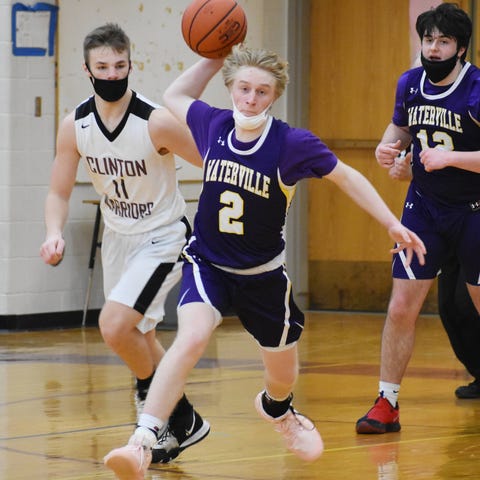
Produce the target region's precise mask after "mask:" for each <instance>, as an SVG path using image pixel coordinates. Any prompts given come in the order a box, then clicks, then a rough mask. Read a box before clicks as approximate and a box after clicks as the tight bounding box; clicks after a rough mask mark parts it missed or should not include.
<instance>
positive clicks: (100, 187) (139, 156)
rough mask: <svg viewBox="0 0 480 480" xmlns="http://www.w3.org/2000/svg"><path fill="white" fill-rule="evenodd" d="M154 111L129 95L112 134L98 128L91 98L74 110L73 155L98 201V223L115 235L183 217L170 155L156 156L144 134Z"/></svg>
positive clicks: (138, 97)
mask: <svg viewBox="0 0 480 480" xmlns="http://www.w3.org/2000/svg"><path fill="white" fill-rule="evenodd" d="M155 108H161V107H159V106H158V105H156V104H154V103H152V102H151V101H150V100H147V99H146V98H145V97H143V96H142V95H140V94H137V93H135V92H132V99H131V101H130V104H129V106H128V109H127V111H126V112H125V116H124V117H123V119H122V121H121V122H120V124H119V125H118V126H117V128H116V129H115V130H114V131H113V132H110V131H108V130H107V128H106V127H105V125H104V124H103V123H102V121H101V119H100V116H99V114H98V111H97V108H96V106H95V101H94V97H93V96H92V97H90V98H88V99H87V100H85V101H84V102H83V103H81V104H80V105H79V106H78V107H77V108H76V110H75V132H76V139H77V148H78V151H79V153H80V155H81V157H82V159H83V163H84V165H85V166H86V169H87V172H88V174H89V176H90V178H91V180H92V183H93V186H94V187H95V190H96V191H97V193H98V194H99V195H101V197H102V199H101V204H100V205H101V210H102V215H103V220H104V222H105V224H106V225H107V226H108V227H110V228H111V229H112V230H114V231H116V232H118V233H123V234H137V233H143V232H147V231H150V230H153V229H155V228H158V227H160V226H162V225H169V224H171V223H173V222H175V221H178V220H180V219H181V218H182V217H183V216H184V214H185V201H184V199H183V197H182V195H181V193H180V191H179V189H178V184H177V178H176V168H175V159H174V156H173V154H171V153H167V154H165V155H160V153H158V152H157V151H156V150H155V147H154V145H153V143H152V140H151V138H150V135H149V132H148V119H149V117H150V114H151V112H152V111H153V110H154V109H155Z"/></svg>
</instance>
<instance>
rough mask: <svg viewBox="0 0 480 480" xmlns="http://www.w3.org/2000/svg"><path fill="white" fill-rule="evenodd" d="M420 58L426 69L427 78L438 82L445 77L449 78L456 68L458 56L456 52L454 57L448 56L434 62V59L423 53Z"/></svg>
mask: <svg viewBox="0 0 480 480" xmlns="http://www.w3.org/2000/svg"><path fill="white" fill-rule="evenodd" d="M420 60H421V62H422V65H423V68H424V69H425V73H426V75H427V78H428V79H429V80H430V81H431V82H433V83H438V82H441V81H442V80H443V79H444V78H447V76H448V75H449V74H450V72H451V71H452V70H453V69H454V68H455V65H456V64H457V60H458V57H457V54H455V55H453V57H450V58H447V59H446V60H441V61H439V62H434V61H432V60H428V59H427V58H425V57H424V56H423V54H422V55H421V57H420Z"/></svg>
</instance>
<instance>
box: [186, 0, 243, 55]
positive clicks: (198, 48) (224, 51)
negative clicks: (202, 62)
mask: <svg viewBox="0 0 480 480" xmlns="http://www.w3.org/2000/svg"><path fill="white" fill-rule="evenodd" d="M246 34H247V17H246V16H245V12H244V10H243V8H242V7H241V6H240V5H239V4H238V3H237V2H236V1H235V0H194V1H193V2H192V3H191V4H190V5H189V6H188V7H187V8H186V10H185V12H184V13H183V16H182V35H183V38H184V40H185V42H186V43H187V45H188V46H189V47H190V48H191V49H192V50H193V51H194V52H196V53H198V55H201V56H202V57H207V58H222V57H226V56H227V55H228V54H229V53H230V50H231V48H232V46H233V45H235V44H237V43H241V42H243V40H244V39H245V35H246Z"/></svg>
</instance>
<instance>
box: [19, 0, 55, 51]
mask: <svg viewBox="0 0 480 480" xmlns="http://www.w3.org/2000/svg"><path fill="white" fill-rule="evenodd" d="M57 15H58V7H57V6H56V5H51V4H50V3H43V2H39V3H36V4H35V5H33V6H28V5H24V4H23V3H14V4H13V5H12V53H13V54H14V55H26V56H44V55H47V54H48V55H49V56H52V55H53V53H54V50H55V30H56V28H57Z"/></svg>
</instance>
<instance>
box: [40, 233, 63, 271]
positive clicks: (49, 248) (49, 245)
mask: <svg viewBox="0 0 480 480" xmlns="http://www.w3.org/2000/svg"><path fill="white" fill-rule="evenodd" d="M64 250H65V240H64V239H63V237H62V236H61V235H53V236H51V237H49V238H47V239H46V240H45V241H44V242H43V243H42V246H41V247H40V256H41V257H42V258H43V261H44V262H45V263H46V264H47V265H52V267H56V266H57V265H58V264H59V263H60V262H61V261H62V259H63V253H64Z"/></svg>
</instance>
